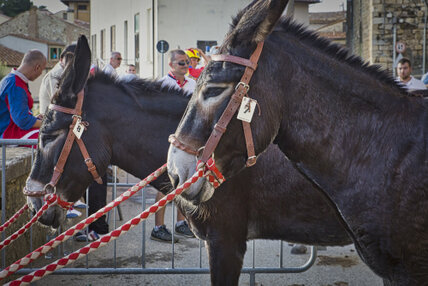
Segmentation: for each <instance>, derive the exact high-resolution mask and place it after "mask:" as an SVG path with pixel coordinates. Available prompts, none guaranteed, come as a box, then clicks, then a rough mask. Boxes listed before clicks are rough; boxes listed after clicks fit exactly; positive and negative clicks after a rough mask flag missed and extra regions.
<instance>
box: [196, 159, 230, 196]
mask: <svg viewBox="0 0 428 286" xmlns="http://www.w3.org/2000/svg"><path fill="white" fill-rule="evenodd" d="M196 170H197V171H198V170H203V171H204V177H206V178H207V180H208V182H209V183H210V184H211V185H212V186H213V187H214V189H217V188H218V187H219V186H220V185H221V184H222V183H223V182H224V181H226V179H225V178H224V177H223V175H222V173H220V171H219V170H218V169H217V167H216V165H215V161H214V159H213V157H211V158H209V159H208V161H207V163H206V164H205V163H204V162H202V161H201V160H199V161H198V163H197V164H196Z"/></svg>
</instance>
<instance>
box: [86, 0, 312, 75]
mask: <svg viewBox="0 0 428 286" xmlns="http://www.w3.org/2000/svg"><path fill="white" fill-rule="evenodd" d="M250 2H251V0H234V1H230V0H216V1H212V0H180V1H178V0H120V1H118V0H92V1H91V31H90V34H91V38H92V36H93V35H96V51H95V53H96V56H97V58H100V52H101V30H103V29H105V44H106V45H105V46H106V54H105V55H106V56H105V58H103V59H102V60H104V61H108V60H109V57H110V52H111V49H110V27H111V26H112V25H115V26H116V50H117V51H119V52H121V53H122V57H123V58H124V60H123V61H122V67H121V68H120V71H119V72H123V71H124V68H125V65H126V64H127V63H131V64H134V63H135V61H136V59H135V42H134V18H135V17H134V16H135V14H137V13H138V14H139V15H140V17H139V18H140V23H139V50H140V57H139V72H140V76H141V77H155V78H156V77H161V76H163V74H165V73H167V72H168V70H169V67H168V53H166V54H164V55H163V57H164V64H163V69H162V54H160V53H159V52H158V51H157V50H156V43H157V42H158V41H159V40H165V41H167V42H168V43H169V50H172V49H177V48H180V49H187V48H191V47H196V46H197V41H198V40H200V41H217V43H218V44H221V43H222V41H223V37H224V36H225V34H226V32H227V31H228V30H229V24H230V23H231V21H232V17H233V16H235V15H236V14H237V12H238V11H239V10H240V9H243V8H244V7H245V6H247V5H248V4H249V3H250ZM295 17H297V18H302V19H299V21H300V22H303V23H306V24H307V23H309V14H308V5H307V4H304V3H296V4H295ZM125 21H127V22H128V36H127V39H128V40H127V41H125V38H126V37H125V34H124V22H125ZM89 41H90V43H92V39H89ZM126 43H127V44H126ZM126 47H127V48H126ZM125 49H126V51H125Z"/></svg>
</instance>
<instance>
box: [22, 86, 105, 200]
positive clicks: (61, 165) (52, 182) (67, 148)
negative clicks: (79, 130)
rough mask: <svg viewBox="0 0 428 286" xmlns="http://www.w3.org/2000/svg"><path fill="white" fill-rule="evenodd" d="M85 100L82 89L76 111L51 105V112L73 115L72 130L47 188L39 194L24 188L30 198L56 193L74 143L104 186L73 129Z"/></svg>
mask: <svg viewBox="0 0 428 286" xmlns="http://www.w3.org/2000/svg"><path fill="white" fill-rule="evenodd" d="M83 98H84V90H83V89H82V90H81V91H80V92H79V93H78V94H77V102H76V106H75V108H74V109H72V108H67V107H63V106H59V105H55V104H50V105H49V109H50V110H55V111H59V112H62V113H66V114H70V115H73V122H72V123H71V124H70V129H69V131H68V135H67V139H66V140H65V144H64V147H63V148H62V151H61V154H60V155H59V158H58V161H57V163H56V165H55V167H54V172H53V175H52V178H51V180H50V182H49V183H48V184H46V185H45V187H44V188H43V190H42V191H39V192H31V191H29V190H28V189H26V188H24V191H23V192H24V195H26V196H30V197H40V196H44V195H46V194H50V193H53V192H55V186H56V184H57V183H58V181H59V178H60V177H61V175H62V173H63V171H64V166H65V163H66V162H67V159H68V156H69V154H70V151H71V147H72V146H73V142H74V141H76V142H77V145H78V146H79V149H80V152H81V153H82V155H83V158H84V161H85V164H86V165H87V167H88V171H89V172H90V173H91V174H92V176H93V177H94V180H95V181H96V182H97V183H98V184H102V179H101V177H100V175H99V174H98V172H97V170H96V166H95V165H94V163H93V162H92V159H91V158H90V157H89V154H88V151H87V149H86V147H85V144H84V143H83V141H82V139H79V138H77V137H76V135H75V134H74V132H73V128H74V126H75V125H76V123H77V122H78V121H80V120H81V119H82V117H81V115H82V105H83ZM86 125H87V123H86ZM58 198H59V197H58ZM62 202H63V203H65V204H69V203H68V202H64V201H62ZM58 204H60V205H61V203H60V202H58ZM61 206H63V205H61ZM63 207H64V206H63Z"/></svg>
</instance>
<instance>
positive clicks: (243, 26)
mask: <svg viewBox="0 0 428 286" xmlns="http://www.w3.org/2000/svg"><path fill="white" fill-rule="evenodd" d="M287 3H288V0H259V1H257V2H256V3H251V4H250V5H252V6H251V7H250V5H249V7H250V8H248V10H247V11H246V12H245V13H244V14H243V15H242V17H241V19H240V21H239V23H238V24H237V25H236V28H235V30H234V31H233V32H232V33H233V34H234V37H233V38H234V39H233V43H232V45H233V44H239V43H241V44H242V43H244V44H245V43H247V44H252V43H259V42H262V41H264V40H265V39H266V37H267V36H268V35H269V34H270V33H271V32H272V30H273V27H274V26H275V24H276V22H277V21H278V19H279V18H280V17H281V15H282V13H283V11H284V9H285V7H286V6H287Z"/></svg>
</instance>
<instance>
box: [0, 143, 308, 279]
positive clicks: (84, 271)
mask: <svg viewBox="0 0 428 286" xmlns="http://www.w3.org/2000/svg"><path fill="white" fill-rule="evenodd" d="M0 145H1V146H2V194H1V195H2V198H6V172H5V170H6V151H7V148H6V146H7V145H15V146H16V145H33V146H36V145H37V140H36V139H29V140H15V139H0ZM33 160H34V148H33V152H32V155H31V163H33ZM116 178H117V167H114V168H113V183H108V186H109V187H111V188H112V199H114V198H116V194H117V188H118V187H131V186H133V184H129V183H117V182H116ZM141 192H142V202H141V204H142V210H144V209H145V208H146V205H147V199H146V195H145V192H144V190H142V191H141ZM87 193H88V192H86V201H87V202H88V194H87ZM1 208H2V212H1V215H2V218H1V222H2V224H3V223H4V222H5V221H6V200H5V199H2V202H1ZM119 212H120V210H119ZM171 212H172V216H171V217H172V225H175V206H174V204H172V211H171ZM116 215H117V211H116V209H115V210H114V211H113V221H112V228H116ZM86 216H88V212H87V211H86ZM119 216H120V219H122V218H121V217H122V214H121V213H120V215H119ZM110 219H111V217H110V214H109V215H108V220H110ZM31 231H32V230H31V229H30V233H32V232H31ZM59 233H61V230H59ZM172 235H173V236H174V232H172ZM145 236H146V222H143V223H142V228H141V250H142V257H141V267H139V268H125V267H123V268H122V267H117V246H116V243H117V241H114V242H113V244H114V245H113V248H114V251H113V265H114V267H112V268H90V267H89V262H88V258H86V265H85V267H84V268H63V269H60V270H57V271H55V272H54V273H52V274H54V275H91V274H92V275H100V274H209V273H210V271H209V268H207V267H202V265H203V264H207V263H206V262H205V263H203V258H202V241H201V240H199V266H198V267H185V268H180V267H176V266H175V250H174V246H175V243H172V245H171V249H172V250H171V251H172V255H171V267H170V268H147V267H146V239H145ZM4 239H5V233H3V234H2V240H4ZM66 243H67V242H66ZM30 249H31V251H32V250H33V246H32V245H30ZM283 249H284V247H283V241H280V242H279V255H278V256H279V263H278V267H256V263H255V261H256V241H255V240H253V241H252V253H251V254H252V266H251V267H244V268H242V270H241V273H244V274H248V275H249V277H250V285H251V286H254V285H255V284H256V282H255V278H256V274H269V273H276V274H279V273H282V274H284V273H300V272H304V271H306V270H308V269H309V268H310V267H311V266H312V265H313V264H314V263H315V260H316V257H317V251H316V247H314V246H312V247H311V253H310V257H309V259H308V260H307V261H306V262H305V263H304V264H303V265H301V266H297V267H284V265H283V261H284V253H283ZM62 251H63V252H64V246H62ZM6 252H7V249H3V250H1V255H2V262H3V263H2V266H3V267H2V268H3V269H4V268H5V267H6V266H7V265H5V257H6ZM57 253H58V256H60V255H61V254H60V253H61V250H60V248H58V250H57ZM272 255H276V254H275V253H274V252H273V253H272ZM34 270H35V269H34V268H23V269H21V270H19V271H17V272H16V274H21V275H22V274H29V273H31V272H33V271H34Z"/></svg>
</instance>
